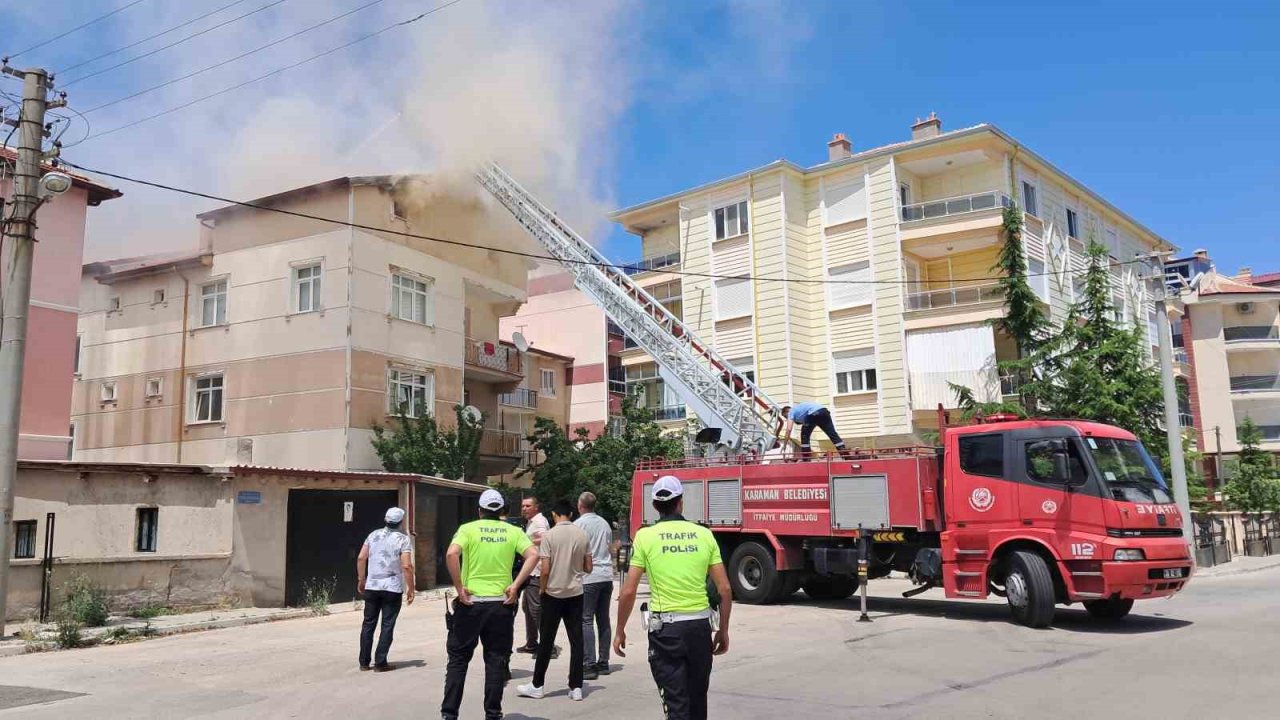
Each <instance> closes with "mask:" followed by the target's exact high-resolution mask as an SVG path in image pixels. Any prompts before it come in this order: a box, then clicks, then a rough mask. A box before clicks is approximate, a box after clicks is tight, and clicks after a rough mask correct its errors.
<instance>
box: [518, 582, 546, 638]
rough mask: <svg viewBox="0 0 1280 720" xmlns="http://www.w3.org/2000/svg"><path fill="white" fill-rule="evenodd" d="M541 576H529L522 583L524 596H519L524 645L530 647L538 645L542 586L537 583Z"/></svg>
mask: <svg viewBox="0 0 1280 720" xmlns="http://www.w3.org/2000/svg"><path fill="white" fill-rule="evenodd" d="M541 580H542V578H536V577H531V578H529V580H528V581H527V582H526V583H525V584H524V591H523V594H524V597H523V598H521V605H522V606H523V607H524V646H525V647H530V648H536V647H538V628H539V627H540V624H539V622H538V616H539V615H540V614H541V611H542V587H541V585H540V584H539V583H540V581H541Z"/></svg>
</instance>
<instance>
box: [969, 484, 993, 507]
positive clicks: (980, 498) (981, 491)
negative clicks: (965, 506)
mask: <svg viewBox="0 0 1280 720" xmlns="http://www.w3.org/2000/svg"><path fill="white" fill-rule="evenodd" d="M995 504H996V496H995V494H994V493H992V492H991V491H990V490H988V489H987V488H984V487H980V488H974V489H973V492H971V493H969V507H971V508H973V509H974V510H977V511H978V512H986V511H988V510H990V509H991V507H992V506H993V505H995Z"/></svg>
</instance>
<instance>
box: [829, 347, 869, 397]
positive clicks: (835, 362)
mask: <svg viewBox="0 0 1280 720" xmlns="http://www.w3.org/2000/svg"><path fill="white" fill-rule="evenodd" d="M831 371H832V374H833V375H834V378H835V391H836V394H837V395H844V394H847V393H856V392H869V391H871V390H875V389H876V353H875V351H874V350H852V351H848V352H838V353H832V354H831Z"/></svg>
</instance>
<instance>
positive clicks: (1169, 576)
mask: <svg viewBox="0 0 1280 720" xmlns="http://www.w3.org/2000/svg"><path fill="white" fill-rule="evenodd" d="M1180 577H1182V568H1165V569H1164V579H1165V580H1176V579H1178V578H1180Z"/></svg>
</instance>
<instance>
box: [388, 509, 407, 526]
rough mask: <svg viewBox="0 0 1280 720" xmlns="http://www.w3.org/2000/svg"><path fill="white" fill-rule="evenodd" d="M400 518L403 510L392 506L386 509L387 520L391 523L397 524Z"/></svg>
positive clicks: (402, 517) (401, 518)
mask: <svg viewBox="0 0 1280 720" xmlns="http://www.w3.org/2000/svg"><path fill="white" fill-rule="evenodd" d="M401 520H404V510H401V509H400V508H398V507H393V508H391V509H390V510H388V511H387V522H389V523H391V524H392V525H399V524H400V521H401Z"/></svg>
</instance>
